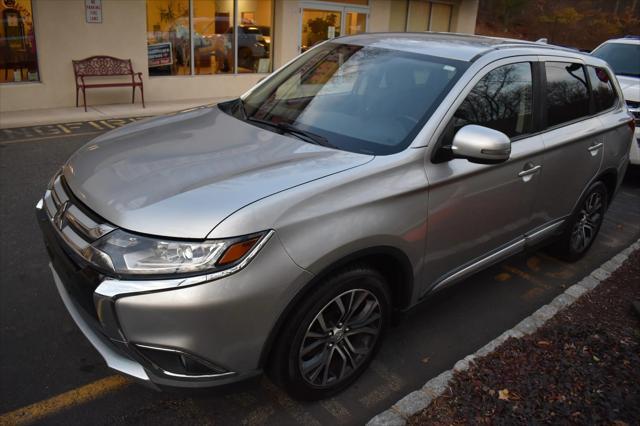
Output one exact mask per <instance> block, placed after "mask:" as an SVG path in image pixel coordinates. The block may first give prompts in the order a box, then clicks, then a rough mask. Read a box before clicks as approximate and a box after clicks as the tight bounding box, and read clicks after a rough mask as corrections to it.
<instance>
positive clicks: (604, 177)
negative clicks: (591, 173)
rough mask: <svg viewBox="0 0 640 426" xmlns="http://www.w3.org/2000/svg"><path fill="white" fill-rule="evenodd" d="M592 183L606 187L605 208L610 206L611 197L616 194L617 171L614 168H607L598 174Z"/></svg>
mask: <svg viewBox="0 0 640 426" xmlns="http://www.w3.org/2000/svg"><path fill="white" fill-rule="evenodd" d="M593 181H594V182H597V181H601V182H602V183H604V186H606V187H607V207H608V206H609V204H611V200H613V196H614V195H615V193H616V188H617V187H618V170H616V169H615V168H614V167H611V168H608V169H606V170H604V171H603V172H602V173H600V174H599V175H598V176H597V177H596V178H595V179H594V180H593Z"/></svg>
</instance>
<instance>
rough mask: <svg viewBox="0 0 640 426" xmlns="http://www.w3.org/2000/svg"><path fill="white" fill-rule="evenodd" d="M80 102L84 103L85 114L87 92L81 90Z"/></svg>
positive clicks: (85, 110)
mask: <svg viewBox="0 0 640 426" xmlns="http://www.w3.org/2000/svg"><path fill="white" fill-rule="evenodd" d="M82 101H83V102H84V112H87V90H86V89H85V88H84V87H83V88H82Z"/></svg>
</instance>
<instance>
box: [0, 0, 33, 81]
mask: <svg viewBox="0 0 640 426" xmlns="http://www.w3.org/2000/svg"><path fill="white" fill-rule="evenodd" d="M0 19H1V20H0V83H17V82H22V81H38V80H39V79H40V76H39V74H38V57H37V55H36V35H35V31H34V28H33V13H32V9H31V0H0Z"/></svg>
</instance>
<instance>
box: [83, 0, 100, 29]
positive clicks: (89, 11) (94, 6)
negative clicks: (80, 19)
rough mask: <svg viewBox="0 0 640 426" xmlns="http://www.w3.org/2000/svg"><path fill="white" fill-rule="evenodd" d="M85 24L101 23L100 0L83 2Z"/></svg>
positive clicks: (85, 0)
mask: <svg viewBox="0 0 640 426" xmlns="http://www.w3.org/2000/svg"><path fill="white" fill-rule="evenodd" d="M84 10H85V14H86V17H87V24H101V23H102V0H84Z"/></svg>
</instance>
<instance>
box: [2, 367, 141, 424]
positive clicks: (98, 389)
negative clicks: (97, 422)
mask: <svg viewBox="0 0 640 426" xmlns="http://www.w3.org/2000/svg"><path fill="white" fill-rule="evenodd" d="M130 383H131V381H130V380H129V379H126V378H124V377H122V376H118V375H115V376H109V377H105V378H104V379H101V380H98V381H95V382H93V383H89V384H88V385H84V386H81V387H79V388H76V389H72V390H70V391H68V392H65V393H62V394H60V395H56V396H54V397H52V398H49V399H45V400H44V401H40V402H36V403H34V404H31V405H28V406H26V407H22V408H18V409H17V410H14V411H11V412H9V413H5V414H0V425H25V424H29V423H33V422H35V421H36V420H40V419H42V418H44V417H47V416H50V415H52V414H56V413H58V412H59V411H63V410H66V409H68V408H71V407H73V406H74V405H79V404H83V403H85V402H89V401H92V400H94V399H96V398H98V397H101V396H102V395H105V394H107V393H109V392H112V391H114V390H116V389H119V388H122V387H124V386H127V385H128V384H130Z"/></svg>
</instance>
